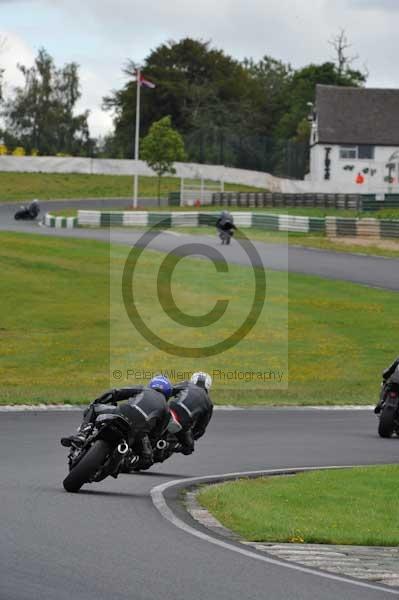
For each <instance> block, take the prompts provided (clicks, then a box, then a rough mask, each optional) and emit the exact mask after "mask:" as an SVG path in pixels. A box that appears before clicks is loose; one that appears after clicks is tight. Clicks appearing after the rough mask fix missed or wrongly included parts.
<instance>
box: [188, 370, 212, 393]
mask: <svg viewBox="0 0 399 600" xmlns="http://www.w3.org/2000/svg"><path fill="white" fill-rule="evenodd" d="M190 381H191V383H195V385H198V387H202V388H204V389H206V391H207V392H209V390H210V389H211V387H212V377H211V376H210V375H208V373H204V372H203V371H197V372H196V373H193V374H192V375H191V379H190Z"/></svg>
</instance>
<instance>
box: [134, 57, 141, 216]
mask: <svg viewBox="0 0 399 600" xmlns="http://www.w3.org/2000/svg"><path fill="white" fill-rule="evenodd" d="M136 79H137V92H136V134H135V138H134V161H135V163H134V166H135V172H134V185H133V208H137V194H138V186H139V176H138V173H137V171H138V168H139V167H138V160H139V140H140V87H141V86H140V79H141V70H140V67H139V68H137V70H136Z"/></svg>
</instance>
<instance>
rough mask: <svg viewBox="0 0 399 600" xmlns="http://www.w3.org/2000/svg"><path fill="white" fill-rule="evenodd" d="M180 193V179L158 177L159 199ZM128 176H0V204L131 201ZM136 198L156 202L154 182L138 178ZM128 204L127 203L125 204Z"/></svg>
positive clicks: (228, 188)
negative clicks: (102, 199)
mask: <svg viewBox="0 0 399 600" xmlns="http://www.w3.org/2000/svg"><path fill="white" fill-rule="evenodd" d="M225 189H226V191H248V192H250V191H259V190H258V188H254V187H250V186H243V185H235V184H228V183H226V185H225ZM179 190H180V179H178V178H176V177H162V184H161V197H162V198H167V197H168V194H169V193H170V192H176V191H179ZM132 195H133V177H132V176H130V175H85V174H79V173H70V174H63V173H11V172H10V173H9V172H4V171H2V172H0V202H12V201H18V200H20V201H26V200H33V199H34V198H38V199H39V200H57V199H68V198H71V199H74V198H78V199H80V198H124V197H126V198H127V199H129V198H132ZM139 197H141V198H157V197H158V179H157V178H156V177H145V176H142V177H140V178H139ZM127 204H128V202H127Z"/></svg>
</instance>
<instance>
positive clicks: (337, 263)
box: [0, 200, 399, 291]
mask: <svg viewBox="0 0 399 600" xmlns="http://www.w3.org/2000/svg"><path fill="white" fill-rule="evenodd" d="M126 202H127V201H126V200H122V201H118V202H116V203H115V207H117V206H119V207H121V206H122V207H123V206H126ZM72 204H73V206H76V207H77V208H93V209H100V208H101V207H103V206H104V202H103V201H101V200H99V201H93V200H90V201H87V200H86V201H85V200H81V201H71V200H70V201H66V202H65V203H61V202H42V203H41V209H42V214H44V213H45V212H47V211H51V210H54V208H60V207H62V205H64V206H72ZM105 204H106V206H107V207H108V208H109V206H110V202H109V201H108V202H106V203H105ZM17 208H18V204H15V203H13V204H4V205H1V204H0V231H1V230H3V231H4V230H6V231H7V230H8V231H23V232H25V233H40V234H42V235H50V236H64V237H78V238H87V239H96V240H104V241H108V240H109V239H110V237H111V238H112V241H113V242H115V243H123V244H129V245H134V244H136V243H140V242H138V240H139V239H140V238H141V236H142V234H141V233H137V232H135V231H129V229H128V228H125V229H123V230H122V229H118V230H108V229H80V228H79V229H69V230H68V229H52V228H47V227H38V225H37V223H32V222H29V221H27V222H21V221H18V222H17V221H14V218H13V214H14V212H15V210H16V209H17ZM183 231H184V229H183V228H182V234H178V235H172V234H170V233H164V234H160V235H158V236H157V237H156V239H155V240H154V241H153V242H152V243H151V245H150V246H149V247H150V248H153V249H156V250H161V251H164V252H169V251H171V250H172V249H176V248H178V247H179V246H180V245H181V244H187V243H196V244H198V243H202V244H204V245H206V246H213V247H217V249H218V250H219V251H220V252H221V253H222V254H224V256H225V257H226V260H228V261H229V262H232V263H237V264H246V265H248V264H249V259H248V256H247V255H246V253H245V252H244V251H243V250H242V249H241V248H240V246H239V245H238V244H237V242H236V241H234V242H233V243H232V245H231V246H228V247H226V246H221V245H220V242H219V240H218V239H217V237H216V235H215V236H214V237H211V236H205V235H187V234H184V233H183ZM253 245H254V246H255V248H256V249H257V251H258V253H259V256H260V259H261V262H262V264H263V266H264V267H265V269H275V270H283V271H285V270H287V268H288V270H289V271H290V272H293V273H306V274H309V275H319V276H321V277H327V278H331V279H342V280H345V281H353V282H354V283H361V284H364V285H369V286H372V287H380V288H385V289H389V290H395V291H399V277H398V265H399V260H397V259H393V258H392V259H391V258H384V257H378V256H362V255H359V254H349V253H340V252H329V251H324V250H312V249H307V248H301V247H296V246H287V245H284V244H265V243H261V242H255V243H254V244H253Z"/></svg>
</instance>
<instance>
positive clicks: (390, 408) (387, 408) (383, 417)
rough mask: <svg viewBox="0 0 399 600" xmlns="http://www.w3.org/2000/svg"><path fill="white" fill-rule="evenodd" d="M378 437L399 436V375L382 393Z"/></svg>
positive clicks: (395, 376) (385, 385)
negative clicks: (394, 434)
mask: <svg viewBox="0 0 399 600" xmlns="http://www.w3.org/2000/svg"><path fill="white" fill-rule="evenodd" d="M381 396H382V399H381V403H380V413H379V423H378V435H379V436H380V437H382V438H389V437H391V436H392V435H393V433H396V435H399V375H398V374H397V372H396V371H395V373H394V374H393V375H392V376H391V377H390V379H389V381H388V382H387V383H385V384H384V387H383V389H382V392H381Z"/></svg>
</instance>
